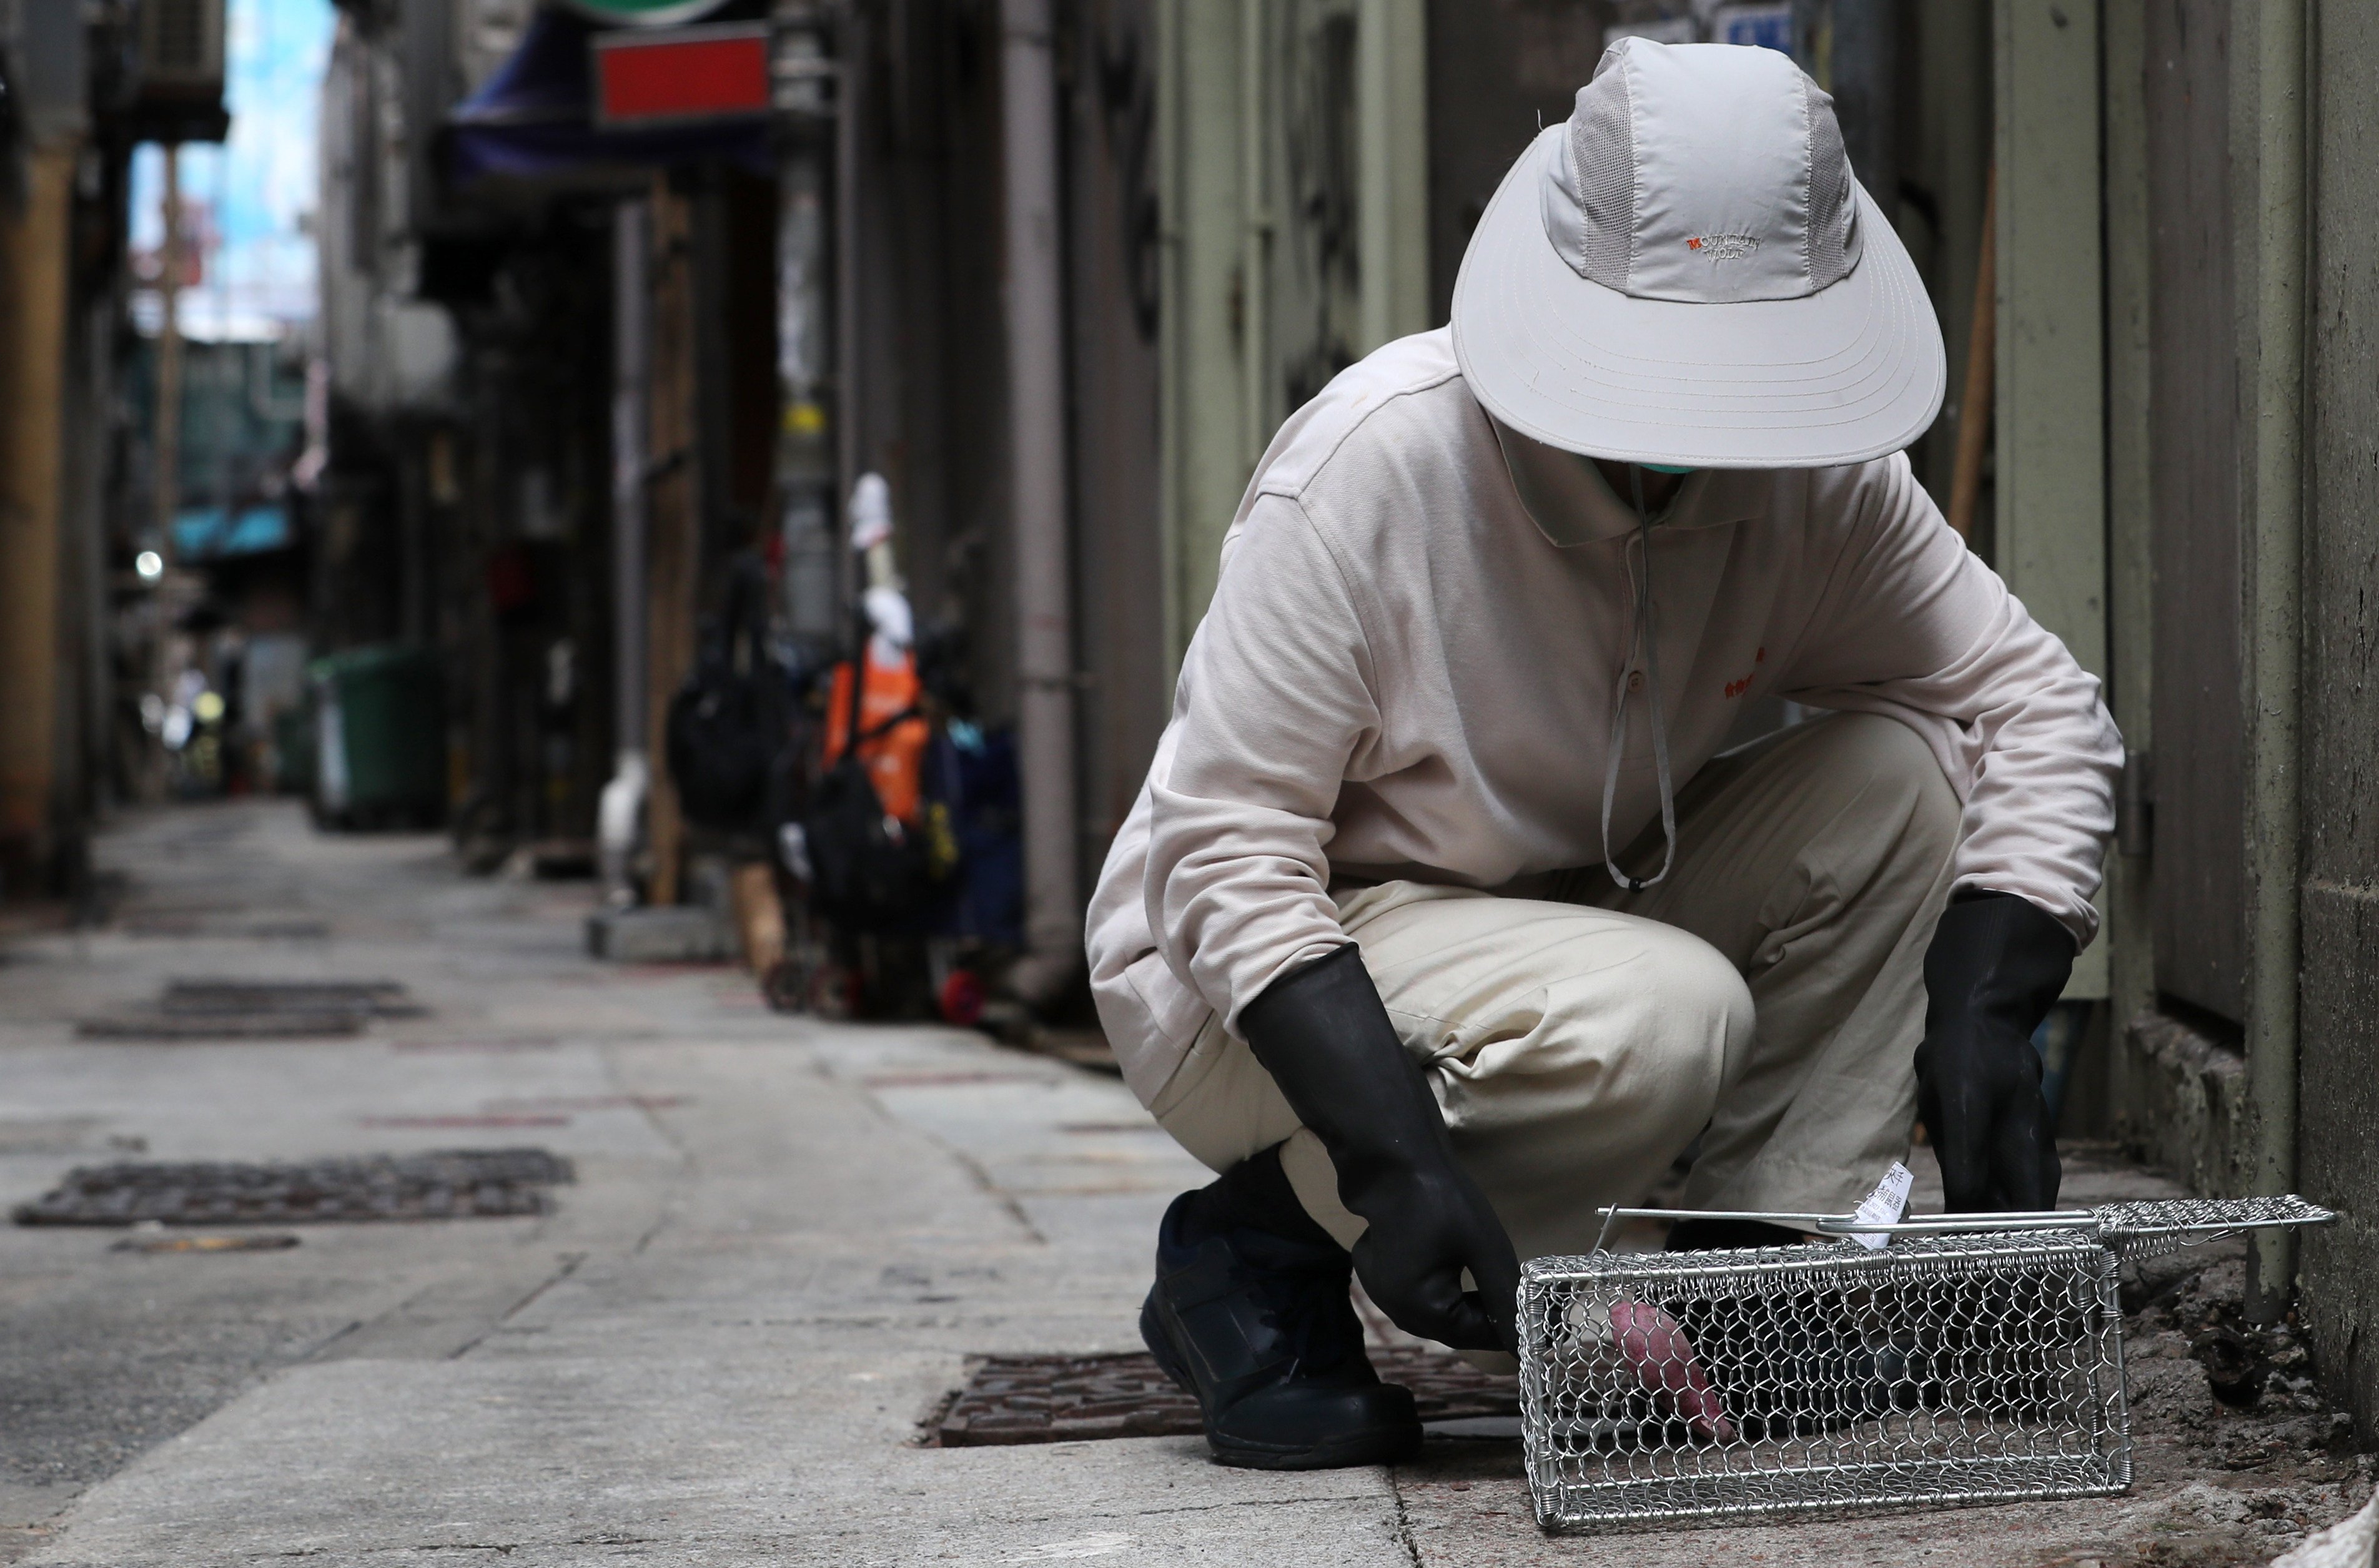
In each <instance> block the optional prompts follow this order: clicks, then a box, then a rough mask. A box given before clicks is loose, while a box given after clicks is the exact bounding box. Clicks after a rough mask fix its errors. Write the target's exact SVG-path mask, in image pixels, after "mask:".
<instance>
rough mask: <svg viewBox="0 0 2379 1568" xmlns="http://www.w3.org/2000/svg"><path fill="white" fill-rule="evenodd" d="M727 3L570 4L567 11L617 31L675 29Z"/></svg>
mask: <svg viewBox="0 0 2379 1568" xmlns="http://www.w3.org/2000/svg"><path fill="white" fill-rule="evenodd" d="M726 4H727V0H569V5H570V8H571V9H572V10H574V11H575V12H577V13H578V14H579V15H580V16H582V17H585V18H588V19H589V20H591V21H598V22H610V23H613V24H615V25H617V26H620V27H675V26H677V25H678V24H679V23H680V22H694V21H700V20H701V19H702V18H705V17H706V16H708V15H710V13H711V12H713V11H716V10H718V9H719V8H720V7H721V6H725V5H726Z"/></svg>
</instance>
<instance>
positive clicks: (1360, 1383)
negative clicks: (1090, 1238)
mask: <svg viewBox="0 0 2379 1568" xmlns="http://www.w3.org/2000/svg"><path fill="white" fill-rule="evenodd" d="M1353 1277H1354V1265H1353V1262H1352V1260H1350V1259H1349V1258H1348V1257H1347V1254H1346V1248H1342V1247H1340V1246H1339V1245H1338V1244H1337V1243H1336V1242H1335V1241H1334V1240H1332V1239H1331V1237H1330V1234H1329V1233H1328V1232H1327V1231H1325V1230H1323V1229H1322V1227H1321V1226H1320V1225H1318V1224H1314V1223H1313V1220H1312V1217H1311V1216H1310V1215H1309V1214H1307V1213H1306V1212H1305V1209H1304V1206H1303V1205H1302V1204H1300V1203H1298V1200H1297V1195H1296V1193H1295V1192H1294V1191H1293V1190H1291V1189H1290V1188H1289V1185H1288V1178H1287V1176H1286V1175H1285V1174H1283V1172H1282V1171H1281V1168H1280V1152H1279V1149H1278V1146H1277V1145H1275V1146H1274V1148H1271V1149H1267V1150H1265V1151H1264V1152H1262V1153H1261V1154H1258V1155H1255V1156H1253V1157H1252V1158H1250V1159H1248V1160H1245V1161H1242V1162H1241V1163H1240V1164H1237V1165H1234V1166H1233V1167H1232V1168H1231V1169H1230V1170H1229V1171H1228V1172H1226V1173H1225V1175H1224V1176H1222V1178H1221V1179H1220V1180H1218V1181H1216V1182H1215V1183H1214V1185H1213V1186H1211V1187H1206V1188H1200V1189H1199V1190H1197V1191H1195V1192H1185V1193H1183V1194H1182V1195H1181V1196H1180V1197H1178V1198H1177V1199H1175V1200H1173V1206H1172V1207H1171V1208H1169V1209H1167V1210H1166V1211H1165V1223H1164V1224H1163V1225H1162V1226H1160V1227H1159V1229H1158V1231H1157V1237H1156V1284H1155V1285H1154V1286H1153V1288H1151V1289H1150V1291H1149V1293H1148V1302H1147V1304H1146V1305H1145V1306H1143V1307H1142V1308H1141V1311H1140V1336H1141V1339H1143V1340H1145V1341H1147V1343H1148V1349H1149V1353H1150V1354H1151V1355H1153V1356H1154V1357H1156V1363H1157V1365H1158V1366H1160V1367H1162V1368H1164V1369H1165V1373H1166V1375H1167V1376H1169V1377H1171V1378H1172V1379H1173V1381H1175V1382H1177V1383H1179V1384H1180V1385H1181V1386H1182V1387H1183V1388H1184V1389H1187V1390H1188V1391H1189V1392H1190V1393H1194V1394H1196V1395H1197V1396H1198V1408H1199V1410H1200V1412H1201V1413H1202V1415H1203V1416H1204V1417H1205V1422H1206V1441H1207V1443H1208V1444H1209V1445H1210V1446H1211V1447H1212V1448H1213V1449H1214V1458H1215V1460H1216V1462H1217V1463H1220V1464H1224V1465H1245V1466H1247V1467H1249V1468H1250V1469H1258V1470H1326V1469H1332V1468H1335V1467H1337V1466H1340V1465H1382V1464H1388V1463H1392V1462H1394V1461H1396V1460H1400V1459H1406V1458H1409V1457H1411V1455H1412V1454H1413V1453H1415V1452H1416V1451H1418V1450H1419V1447H1420V1417H1419V1416H1418V1415H1416V1414H1415V1412H1414V1409H1413V1399H1412V1395H1411V1394H1410V1393H1407V1391H1406V1390H1404V1389H1401V1388H1398V1387H1396V1386H1395V1384H1393V1383H1383V1382H1382V1381H1380V1377H1379V1374H1378V1373H1377V1372H1375V1371H1373V1370H1372V1369H1371V1360H1370V1358H1369V1357H1366V1356H1365V1355H1364V1354H1363V1325H1362V1323H1361V1321H1359V1319H1357V1317H1356V1316H1355V1307H1354V1303H1353V1302H1352V1301H1350V1300H1349V1299H1348V1298H1347V1286H1348V1284H1349V1283H1350V1281H1351V1280H1352V1279H1353Z"/></svg>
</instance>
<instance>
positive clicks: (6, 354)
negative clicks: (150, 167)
mask: <svg viewBox="0 0 2379 1568" xmlns="http://www.w3.org/2000/svg"><path fill="white" fill-rule="evenodd" d="M75 152H76V148H75V143H74V139H72V138H66V139H61V140H60V141H57V142H54V143H53V144H51V145H48V146H42V147H37V148H34V149H32V150H31V151H29V152H28V153H27V155H26V159H25V175H26V181H25V184H26V189H25V199H24V202H23V204H22V206H21V207H19V208H18V209H17V210H15V211H8V210H7V209H6V207H0V878H5V885H0V892H6V893H7V894H10V895H14V894H17V893H18V892H20V891H21V890H22V889H23V887H24V886H25V884H26V883H28V882H31V883H33V884H35V885H36V886H38V885H39V884H40V883H42V882H46V881H47V880H48V878H49V877H50V875H51V874H52V872H53V870H54V867H53V866H52V863H51V862H52V859H53V856H54V851H55V850H56V847H57V846H56V833H55V823H54V809H53V808H54V802H53V799H52V797H53V795H54V790H55V786H56V782H57V700H58V686H59V680H58V675H59V670H58V657H57V656H58V587H59V582H58V561H59V553H58V545H59V539H58V530H59V509H60V505H61V502H62V501H63V500H64V496H63V491H62V488H61V487H62V483H63V480H64V473H63V466H62V464H63V454H64V449H65V441H66V430H65V408H64V405H65V400H66V296H67V280H66V247H67V239H68V235H67V225H68V223H69V220H70V210H71V206H72V203H73V199H74V193H73V182H74V167H75Z"/></svg>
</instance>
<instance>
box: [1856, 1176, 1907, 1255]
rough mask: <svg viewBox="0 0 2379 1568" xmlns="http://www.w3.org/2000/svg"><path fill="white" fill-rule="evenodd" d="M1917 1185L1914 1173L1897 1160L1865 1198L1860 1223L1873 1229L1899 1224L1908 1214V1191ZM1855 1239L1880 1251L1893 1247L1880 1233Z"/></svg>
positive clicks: (1888, 1237) (1861, 1235)
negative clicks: (1874, 1227)
mask: <svg viewBox="0 0 2379 1568" xmlns="http://www.w3.org/2000/svg"><path fill="white" fill-rule="evenodd" d="M1915 1182H1916V1175H1915V1173H1914V1171H1911V1170H1910V1169H1909V1168H1908V1167H1907V1166H1906V1165H1903V1164H1901V1163H1900V1162H1899V1161H1897V1160H1894V1161H1893V1162H1892V1163H1891V1169H1890V1170H1888V1171H1886V1172H1884V1173H1883V1179H1882V1180H1881V1181H1879V1182H1877V1183H1876V1184H1875V1190H1874V1191H1873V1192H1870V1193H1868V1194H1867V1195H1866V1202H1864V1203H1862V1204H1860V1205H1859V1206H1858V1218H1859V1222H1860V1223H1861V1224H1870V1225H1893V1224H1899V1223H1900V1216H1901V1215H1902V1214H1903V1213H1906V1212H1908V1189H1909V1188H1911V1187H1913V1186H1914V1185H1915ZM1852 1239H1853V1240H1854V1241H1856V1242H1857V1243H1858V1244H1859V1245H1860V1246H1862V1247H1866V1248H1873V1249H1875V1250H1877V1251H1881V1250H1882V1249H1883V1248H1886V1247H1889V1246H1890V1244H1891V1237H1890V1236H1889V1235H1886V1234H1880V1233H1869V1234H1854V1236H1852Z"/></svg>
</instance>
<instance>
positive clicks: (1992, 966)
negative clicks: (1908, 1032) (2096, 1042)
mask: <svg viewBox="0 0 2379 1568" xmlns="http://www.w3.org/2000/svg"><path fill="white" fill-rule="evenodd" d="M2073 951H2074V948H2073V937H2072V935H2071V934H2070V933H2069V932H2068V931H2067V930H2066V929H2065V927H2064V926H2063V925H2062V924H2060V923H2059V922H2058V921H2057V920H2056V919H2055V918H2054V917H2053V916H2051V915H2049V914H2048V913H2047V912H2046V911H2043V910H2042V909H2041V908H2040V907H2039V906H2038V905H2036V904H2035V903H2033V902H2032V901H2031V900H2029V899H2021V898H2018V897H2016V896H2015V895H2014V894H2012V893H1967V894H1962V895H1961V896H1959V897H1958V898H1956V899H1952V900H1950V906H1949V908H1947V909H1945V910H1943V911H1941V923H1940V925H1939V926H1938V928H1937V929H1936V930H1935V931H1934V933H1933V946H1932V947H1929V948H1927V949H1926V953H1925V994H1926V1007H1925V1043H1923V1044H1922V1045H1919V1046H1918V1047H1917V1048H1916V1108H1917V1113H1918V1115H1920V1116H1923V1117H1924V1118H1925V1126H1926V1130H1927V1131H1928V1132H1929V1133H1930V1134H1931V1135H1932V1140H1933V1149H1934V1152H1935V1153H1936V1154H1937V1155H1938V1157H1939V1159H1940V1162H1941V1186H1942V1189H1943V1197H1944V1199H1945V1200H1946V1202H1947V1206H1948V1209H1949V1212H1951V1213H1981V1212H1994V1211H2003V1210H2011V1209H2050V1208H2054V1207H2055V1206H2056V1204H2057V1185H2058V1181H2059V1176H2060V1175H2061V1172H2060V1169H2059V1164H2058V1161H2057V1129H2056V1128H2055V1127H2054V1126H2052V1125H2051V1124H2050V1121H2049V1116H2048V1104H2047V1101H2046V1100H2045V1099H2043V1098H2042V1096H2041V1092H2040V1053H2039V1052H2037V1051H2035V1050H2034V1049H2033V1044H2032V1032H2033V1031H2034V1030H2035V1029H2037V1028H2039V1027H2040V1020H2041V1019H2044V1018H2046V1017H2047V1016H2048V1009H2049V1007H2050V1006H2051V1004H2053V1003H2054V1002H2056V1000H2057V997H2058V994H2059V992H2061V991H2063V990H2064V989H2065V981H2066V977H2067V976H2069V975H2071V973H2072V972H2073Z"/></svg>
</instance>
